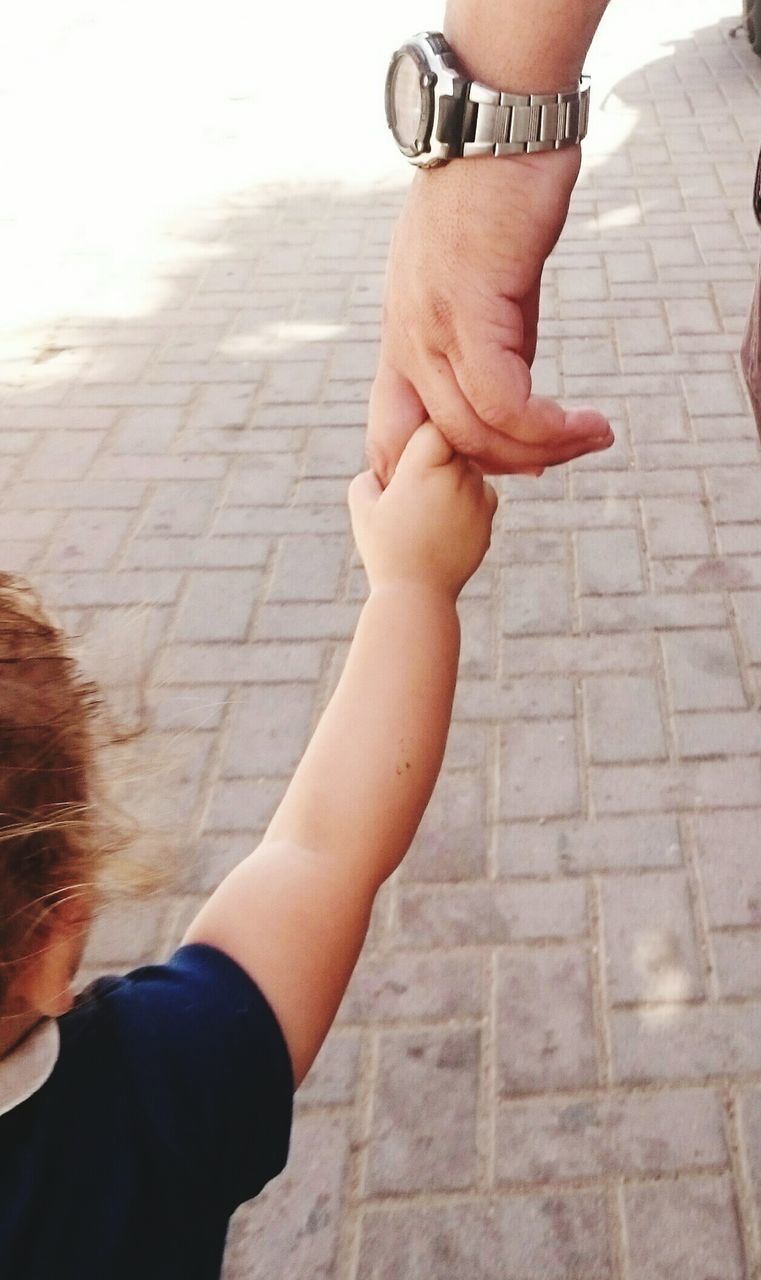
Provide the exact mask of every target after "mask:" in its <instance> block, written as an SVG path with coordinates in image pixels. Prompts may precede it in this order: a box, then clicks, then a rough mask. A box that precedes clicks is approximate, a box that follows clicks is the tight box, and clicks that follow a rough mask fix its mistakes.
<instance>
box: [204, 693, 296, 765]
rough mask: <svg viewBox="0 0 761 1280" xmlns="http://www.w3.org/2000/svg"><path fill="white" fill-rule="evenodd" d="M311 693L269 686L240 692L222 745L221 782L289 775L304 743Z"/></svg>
mask: <svg viewBox="0 0 761 1280" xmlns="http://www.w3.org/2000/svg"><path fill="white" fill-rule="evenodd" d="M314 705H315V689H314V687H313V686H312V685H308V684H270V685H259V686H256V685H255V686H253V687H249V688H247V689H242V690H241V692H240V695H239V697H238V701H237V703H236V706H235V709H234V711H233V713H232V718H231V721H230V728H229V732H228V735H227V740H226V742H225V745H224V751H223V755H222V763H221V775H222V777H224V778H241V777H242V778H254V777H256V778H263V777H272V776H282V775H286V774H288V773H290V772H292V771H293V770H294V769H295V768H296V765H297V764H298V762H299V760H300V758H301V756H302V755H303V752H304V749H305V748H306V745H307V742H308V741H309V736H310V730H311V724H312V718H313V713H314Z"/></svg>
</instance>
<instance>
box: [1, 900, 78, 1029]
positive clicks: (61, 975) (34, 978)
mask: <svg viewBox="0 0 761 1280" xmlns="http://www.w3.org/2000/svg"><path fill="white" fill-rule="evenodd" d="M89 919H90V909H89V907H88V909H85V908H84V905H83V902H82V899H81V898H77V899H74V898H70V899H67V900H64V901H63V902H59V903H58V904H57V905H56V906H55V907H54V908H53V910H52V911H51V912H50V915H49V916H48V918H47V920H46V921H45V925H44V929H43V932H42V933H41V936H40V939H39V943H38V947H39V949H38V950H37V954H36V955H35V956H34V957H33V958H32V959H30V960H29V961H28V962H27V963H26V964H25V965H24V967H23V968H22V970H21V972H20V973H19V974H18V975H17V977H16V979H15V981H14V982H13V994H14V996H16V997H18V996H20V997H21V999H22V1000H24V1001H25V1003H26V1004H27V1005H28V1006H29V1008H30V1009H33V1010H34V1011H35V1012H36V1013H39V1014H40V1015H42V1016H43V1017H48V1018H58V1017H60V1016H61V1014H63V1013H67V1012H68V1010H69V1009H70V1008H71V1006H72V1004H73V1003H74V996H73V993H72V989H71V984H72V981H73V978H74V975H75V973H76V971H77V969H78V967H79V962H80V960H81V958H82V952H83V950H84V945H85V941H86V937H87V928H88V925H89Z"/></svg>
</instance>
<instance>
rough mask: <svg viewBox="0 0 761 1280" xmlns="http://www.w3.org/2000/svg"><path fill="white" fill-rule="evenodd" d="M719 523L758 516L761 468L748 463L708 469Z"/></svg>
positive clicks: (760, 509) (707, 474) (709, 482)
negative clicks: (739, 465) (745, 465)
mask: <svg viewBox="0 0 761 1280" xmlns="http://www.w3.org/2000/svg"><path fill="white" fill-rule="evenodd" d="M706 478H707V480H708V490H709V493H710V495H711V501H712V503H713V509H714V512H715V518H716V521H717V523H718V524H720V525H721V524H734V523H736V522H737V521H742V520H758V517H759V511H761V470H759V469H758V468H749V467H711V468H709V469H707V471H706Z"/></svg>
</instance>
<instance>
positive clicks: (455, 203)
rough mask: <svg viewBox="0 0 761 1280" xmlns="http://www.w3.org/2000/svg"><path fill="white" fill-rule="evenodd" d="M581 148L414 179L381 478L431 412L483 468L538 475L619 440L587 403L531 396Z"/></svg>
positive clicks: (397, 268) (387, 384)
mask: <svg viewBox="0 0 761 1280" xmlns="http://www.w3.org/2000/svg"><path fill="white" fill-rule="evenodd" d="M579 163H580V149H579V148H578V147H572V148H567V149H564V150H561V151H557V152H539V153H535V154H533V155H526V156H515V157H509V158H508V157H500V158H498V159H494V158H493V157H491V156H489V157H484V158H480V157H479V158H477V159H466V160H456V161H454V162H453V163H451V164H447V165H443V166H441V167H440V168H436V169H432V170H428V171H423V172H420V173H417V174H416V175H415V178H414V180H413V182H412V186H411V188H410V191H409V195H408V197H407V200H406V203H405V206H404V209H403V211H402V214H401V217H400V220H399V223H398V225H397V228H396V232H395V234H394V239H393V243H392V246H391V252H390V255H389V262H388V271H387V279H386V297H385V305H384V324H383V334H382V343H381V356H380V362H379V366H378V372H377V375H376V379H375V382H374V385H373V389H372V393H371V397H370V415H369V427H368V441H367V446H368V456H369V459H370V463H371V466H372V467H373V469H374V470H375V472H376V473H377V475H378V476H379V477H380V479H381V480H382V481H383V482H384V483H387V482H388V480H389V479H390V477H391V475H392V474H393V472H394V468H395V466H396V464H397V462H398V460H399V458H400V456H401V453H402V450H403V449H404V446H405V444H406V442H407V440H408V439H409V437H410V436H411V435H412V433H413V431H414V430H415V429H416V428H417V427H418V426H419V425H420V424H421V423H422V422H424V421H425V420H426V419H427V418H430V419H431V420H432V421H433V422H434V423H435V424H436V426H438V427H439V429H440V430H441V432H442V433H443V434H444V435H445V436H446V438H447V440H449V442H450V444H451V445H452V447H453V448H454V449H455V450H456V451H457V452H458V453H462V454H464V455H466V456H467V457H469V458H471V459H473V460H474V461H475V462H477V463H478V465H479V466H480V467H481V468H482V470H484V471H485V472H487V473H490V474H503V473H508V472H524V473H532V474H541V471H542V470H543V469H544V467H548V466H554V465H555V464H557V463H560V462H568V461H569V460H570V459H571V458H575V457H578V456H580V455H581V454H584V453H589V452H592V451H594V450H599V449H606V448H608V446H609V445H610V444H612V442H613V434H612V432H611V429H610V426H609V424H608V422H607V420H606V419H605V418H604V417H603V416H602V415H601V414H599V413H597V412H595V411H593V410H590V409H576V410H571V411H568V412H566V411H564V410H563V409H562V408H561V407H560V405H558V404H557V403H555V402H554V401H553V400H549V399H545V398H543V397H539V396H532V395H531V374H530V372H529V370H530V366H531V363H532V361H533V358H534V353H535V350H536V336H537V334H536V330H537V316H538V312H539V286H540V282H541V276H542V268H543V266H544V263H545V259H546V258H547V256H548V254H549V253H550V251H551V249H552V248H553V246H554V245H555V243H556V241H557V239H558V236H559V235H560V232H561V230H562V228H563V224H564V222H565V219H566V216H567V213H568V204H569V201H570V198H571V192H572V190H573V186H574V183H575V181H576V178H577V176H578V171H579Z"/></svg>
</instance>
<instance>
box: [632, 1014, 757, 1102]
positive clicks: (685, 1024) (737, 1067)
mask: <svg viewBox="0 0 761 1280" xmlns="http://www.w3.org/2000/svg"><path fill="white" fill-rule="evenodd" d="M610 1026H611V1035H612V1044H613V1072H614V1078H615V1079H616V1080H619V1081H627V1082H632V1083H637V1082H639V1083H644V1082H647V1081H655V1080H702V1079H707V1078H709V1077H712V1076H724V1075H733V1074H735V1073H738V1074H739V1073H745V1072H754V1071H759V1070H761V1003H758V1002H753V1003H750V1002H746V1003H743V1004H739V1005H737V1004H734V1005H733V1004H718V1005H713V1006H711V1005H707V1004H703V1005H689V1004H666V1005H660V1006H654V1007H653V1008H652V1009H613V1010H612V1011H611V1013H610Z"/></svg>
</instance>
